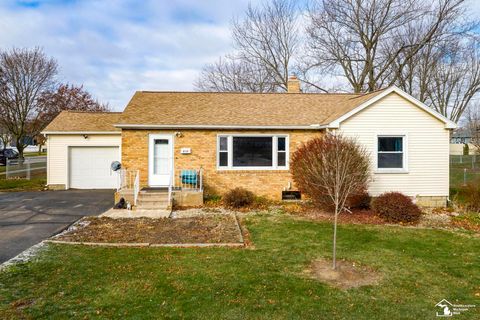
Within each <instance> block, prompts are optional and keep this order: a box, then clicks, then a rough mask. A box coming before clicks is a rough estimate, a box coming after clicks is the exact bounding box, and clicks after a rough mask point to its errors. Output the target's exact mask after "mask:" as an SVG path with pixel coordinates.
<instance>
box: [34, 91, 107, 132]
mask: <svg viewBox="0 0 480 320" xmlns="http://www.w3.org/2000/svg"><path fill="white" fill-rule="evenodd" d="M38 105H39V113H40V114H39V119H40V121H42V125H43V126H45V125H47V124H48V123H49V122H50V121H52V120H53V118H55V117H56V116H57V115H58V114H59V113H60V112H61V111H63V110H76V111H90V112H106V111H110V107H109V106H108V105H107V104H102V103H100V102H99V101H98V100H96V99H94V98H93V97H92V95H91V94H90V93H89V92H88V91H86V90H85V89H84V88H83V86H75V85H73V84H61V85H59V86H58V87H57V88H56V89H55V90H48V91H45V92H42V94H41V95H40V97H39V99H38Z"/></svg>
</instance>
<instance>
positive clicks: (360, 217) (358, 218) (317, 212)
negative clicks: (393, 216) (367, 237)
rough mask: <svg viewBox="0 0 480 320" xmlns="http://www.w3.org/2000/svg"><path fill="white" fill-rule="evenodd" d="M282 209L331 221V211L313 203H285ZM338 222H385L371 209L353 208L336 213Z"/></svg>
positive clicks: (332, 217)
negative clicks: (349, 210) (350, 210)
mask: <svg viewBox="0 0 480 320" xmlns="http://www.w3.org/2000/svg"><path fill="white" fill-rule="evenodd" d="M283 208H284V210H285V211H286V212H288V213H290V214H294V215H299V216H303V217H306V218H309V219H313V220H321V221H333V220H334V219H335V217H334V215H333V213H331V212H326V211H324V210H321V209H319V208H317V207H315V206H314V205H309V204H291V205H285V206H284V207H283ZM338 222H339V223H354V224H385V221H383V219H382V218H380V217H379V216H377V215H376V214H375V213H374V212H372V211H371V210H360V209H355V210H353V211H352V212H346V211H345V212H342V213H340V214H339V215H338Z"/></svg>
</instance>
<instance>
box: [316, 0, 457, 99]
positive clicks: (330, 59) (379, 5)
mask: <svg viewBox="0 0 480 320" xmlns="http://www.w3.org/2000/svg"><path fill="white" fill-rule="evenodd" d="M463 3H464V0H439V1H435V2H430V3H429V2H427V1H422V0H362V1H357V0H319V1H317V2H316V3H315V5H313V6H312V7H311V8H310V10H309V18H310V26H309V27H308V29H307V32H308V37H309V40H308V41H309V47H310V49H311V51H310V53H309V57H310V60H311V62H312V63H313V64H314V65H315V66H317V67H318V68H319V69H320V70H322V71H325V70H326V71H327V72H329V73H332V72H340V73H341V74H342V75H343V76H345V78H346V79H347V80H348V82H349V84H350V85H351V87H352V88H353V90H354V91H355V92H365V91H374V90H376V89H378V88H381V87H385V86H389V85H392V84H395V83H396V82H397V79H398V77H399V76H400V75H401V74H402V73H403V72H404V68H406V67H407V65H408V63H409V62H410V61H411V59H413V58H414V57H415V56H416V55H417V54H418V53H419V52H420V51H421V49H422V48H423V47H425V46H426V45H427V44H429V43H431V42H434V41H438V39H440V38H442V37H444V36H445V35H446V34H448V32H449V31H452V30H450V29H453V28H455V27H458V23H457V22H458V20H459V19H460V17H461V16H462V14H463V13H464V10H465V7H464V6H463ZM456 31H457V32H458V30H456Z"/></svg>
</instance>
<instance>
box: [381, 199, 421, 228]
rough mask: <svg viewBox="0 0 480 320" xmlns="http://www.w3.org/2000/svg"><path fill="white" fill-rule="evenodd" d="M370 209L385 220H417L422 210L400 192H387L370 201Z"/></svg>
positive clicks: (396, 221)
mask: <svg viewBox="0 0 480 320" xmlns="http://www.w3.org/2000/svg"><path fill="white" fill-rule="evenodd" d="M372 209H373V211H374V212H375V213H376V214H378V215H379V216H380V217H381V218H382V219H384V220H385V221H386V222H394V223H398V222H405V223H407V222H417V221H418V220H419V219H420V216H421V214H422V211H421V210H420V208H419V207H418V206H417V205H416V204H414V203H413V202H412V199H410V198H409V197H407V196H406V195H404V194H402V193H400V192H387V193H384V194H382V195H380V196H378V197H377V198H375V199H374V200H373V201H372Z"/></svg>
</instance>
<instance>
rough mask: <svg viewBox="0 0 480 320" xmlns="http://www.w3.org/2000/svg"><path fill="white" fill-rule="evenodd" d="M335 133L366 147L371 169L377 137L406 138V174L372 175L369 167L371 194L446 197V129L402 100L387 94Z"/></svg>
mask: <svg viewBox="0 0 480 320" xmlns="http://www.w3.org/2000/svg"><path fill="white" fill-rule="evenodd" d="M339 130H340V131H341V132H342V133H343V134H344V135H346V136H351V137H355V138H357V139H358V141H359V142H360V143H362V144H363V145H364V146H365V147H366V148H367V150H368V151H369V152H370V154H371V159H372V166H375V164H376V161H375V160H376V150H375V148H376V139H377V135H389V134H392V135H395V134H405V135H406V137H407V149H406V152H407V154H406V156H407V161H408V172H407V173H376V172H375V170H376V168H374V167H373V168H372V172H373V179H372V181H371V183H370V187H369V192H370V193H371V194H372V195H374V196H375V195H379V194H381V193H383V192H386V191H399V192H402V193H404V194H406V195H409V196H448V192H449V138H450V133H449V130H447V129H445V123H443V122H442V121H440V120H438V119H436V118H434V117H433V116H432V115H430V114H428V113H427V112H425V111H423V110H421V109H420V108H418V107H417V106H415V105H414V104H412V103H411V102H409V101H407V100H406V99H404V98H403V97H401V96H399V95H398V94H396V93H391V94H390V95H388V96H386V97H385V98H383V99H381V100H379V101H378V102H376V103H375V104H373V105H372V106H370V107H368V108H366V109H364V110H363V111H361V112H359V113H358V114H356V115H354V116H352V117H351V118H349V119H347V120H345V121H344V122H343V123H341V125H340V128H339Z"/></svg>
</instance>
